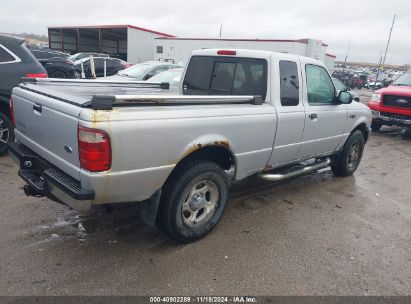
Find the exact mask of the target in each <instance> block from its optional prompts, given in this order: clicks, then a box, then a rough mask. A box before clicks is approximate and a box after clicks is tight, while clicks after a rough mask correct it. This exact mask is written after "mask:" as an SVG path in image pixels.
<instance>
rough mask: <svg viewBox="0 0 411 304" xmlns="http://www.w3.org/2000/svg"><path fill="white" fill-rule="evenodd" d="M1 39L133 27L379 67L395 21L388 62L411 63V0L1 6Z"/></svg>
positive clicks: (81, 1)
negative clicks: (54, 30) (290, 48)
mask: <svg viewBox="0 0 411 304" xmlns="http://www.w3.org/2000/svg"><path fill="white" fill-rule="evenodd" d="M0 7H1V8H0V32H9V33H11V32H13V33H21V32H27V33H36V34H46V35H47V27H48V26H59V25H96V24H132V25H136V26H141V27H146V28H150V29H153V30H157V31H161V32H165V33H169V34H173V35H176V36H180V37H207V38H211V37H218V34H219V30H220V24H223V38H253V39H254V38H260V39H263V38H265V39H299V38H315V39H320V40H322V41H323V42H324V43H327V44H328V45H329V46H328V52H329V53H332V54H335V55H337V60H344V57H345V55H346V53H347V45H348V41H351V42H350V50H349V57H348V60H350V61H368V62H377V61H378V60H379V57H380V52H381V51H384V49H385V44H386V41H387V38H388V34H389V29H390V26H391V22H392V18H393V15H394V13H396V14H397V20H396V22H395V26H394V31H393V34H392V39H391V45H390V48H389V51H388V55H387V60H386V63H389V64H390V63H392V64H405V63H408V64H411V39H410V38H411V0H389V1H387V0H375V1H363V0H308V1H302V0H294V1H284V0H282V1H277V0H272V1H270V0H242V1H240V0H237V1H229V0H207V1H198V0H197V1H196V0H191V1H189V0H171V1H170V0H169V1H160V0H138V1H133V0H116V1H104V0H91V1H90V0H88V1H85V0H70V1H67V0H66V1H61V0H53V1H49V0H36V1H33V0H1V6H0Z"/></svg>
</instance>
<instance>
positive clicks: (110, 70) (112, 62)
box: [74, 57, 130, 78]
mask: <svg viewBox="0 0 411 304" xmlns="http://www.w3.org/2000/svg"><path fill="white" fill-rule="evenodd" d="M93 61H94V67H95V72H96V76H97V77H104V62H105V63H106V76H110V75H114V74H116V73H117V72H118V71H121V70H123V69H125V68H127V67H129V66H130V64H129V63H127V62H125V61H123V60H121V59H117V58H111V57H93ZM81 64H83V69H84V74H85V78H91V76H92V75H91V65H90V58H88V57H86V58H83V59H80V60H77V61H75V62H74V69H75V78H81V73H82V70H81Z"/></svg>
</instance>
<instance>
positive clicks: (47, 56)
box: [30, 50, 69, 60]
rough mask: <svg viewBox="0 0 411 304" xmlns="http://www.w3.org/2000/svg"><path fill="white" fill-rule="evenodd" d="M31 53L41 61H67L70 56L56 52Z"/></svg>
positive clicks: (39, 51)
mask: <svg viewBox="0 0 411 304" xmlns="http://www.w3.org/2000/svg"><path fill="white" fill-rule="evenodd" d="M30 52H31V53H32V54H33V55H34V57H36V58H37V59H39V60H42V59H52V58H63V59H67V58H68V57H69V55H68V54H66V53H62V52H56V51H44V50H30Z"/></svg>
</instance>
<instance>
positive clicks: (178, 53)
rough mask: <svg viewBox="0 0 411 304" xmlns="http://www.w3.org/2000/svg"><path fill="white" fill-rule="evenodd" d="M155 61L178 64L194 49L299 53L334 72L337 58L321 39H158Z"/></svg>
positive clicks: (155, 47) (156, 40)
mask: <svg viewBox="0 0 411 304" xmlns="http://www.w3.org/2000/svg"><path fill="white" fill-rule="evenodd" d="M154 40H155V44H154V60H160V61H171V62H179V61H182V60H187V58H188V57H189V56H190V54H191V52H192V51H193V50H198V49H208V48H240V49H252V50H265V51H274V52H282V53H289V54H296V55H302V56H307V57H311V58H315V59H319V60H321V61H323V62H324V64H325V65H326V66H327V68H328V69H329V70H330V71H332V70H334V60H335V56H334V55H330V54H327V47H328V45H327V44H325V43H323V42H322V41H321V40H314V39H299V40H268V39H209V38H180V37H158V38H155V39H154Z"/></svg>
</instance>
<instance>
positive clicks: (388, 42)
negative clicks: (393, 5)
mask: <svg viewBox="0 0 411 304" xmlns="http://www.w3.org/2000/svg"><path fill="white" fill-rule="evenodd" d="M396 17H397V14H394V18H393V19H392V24H391V29H390V34H389V35H388V41H387V46H386V47H385V54H384V59H383V60H382V66H383V67H384V64H385V58H386V57H387V52H388V47H389V46H390V40H391V34H392V29H393V28H394V22H395V18H396Z"/></svg>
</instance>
